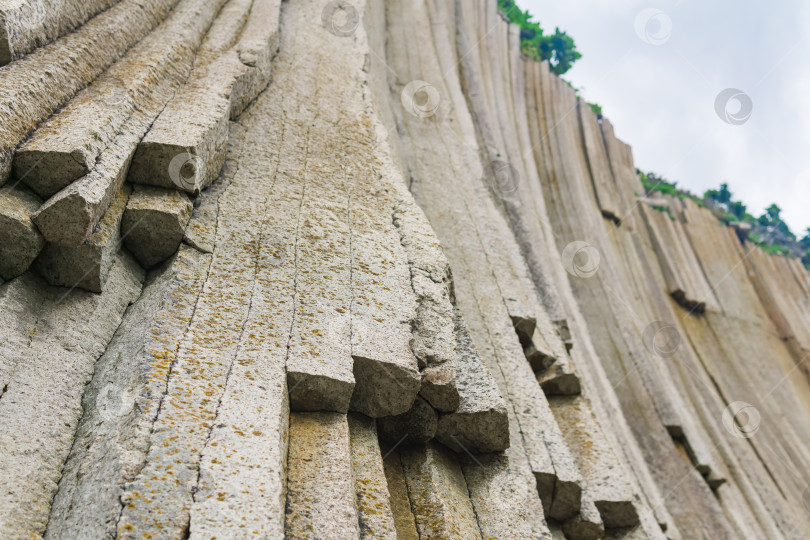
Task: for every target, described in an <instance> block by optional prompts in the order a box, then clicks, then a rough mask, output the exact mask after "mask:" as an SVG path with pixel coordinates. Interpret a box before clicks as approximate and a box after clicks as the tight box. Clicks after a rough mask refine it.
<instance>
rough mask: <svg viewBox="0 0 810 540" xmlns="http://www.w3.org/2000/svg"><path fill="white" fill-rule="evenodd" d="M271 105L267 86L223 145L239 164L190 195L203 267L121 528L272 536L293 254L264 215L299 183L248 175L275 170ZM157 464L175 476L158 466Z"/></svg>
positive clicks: (278, 493) (280, 470)
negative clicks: (209, 249) (194, 198)
mask: <svg viewBox="0 0 810 540" xmlns="http://www.w3.org/2000/svg"><path fill="white" fill-rule="evenodd" d="M271 110H272V109H271V102H270V100H269V95H267V94H266V95H265V99H264V100H263V101H262V102H261V103H257V108H256V111H257V113H258V111H262V112H261V114H257V115H255V116H253V117H252V118H246V119H245V120H246V125H245V126H244V129H243V130H241V131H240V132H239V133H240V136H239V137H240V140H239V141H236V142H235V143H234V145H233V149H234V150H235V151H236V152H238V154H237V155H235V156H233V159H237V160H238V167H236V168H235V169H234V170H232V171H230V173H231V174H232V176H226V177H224V178H222V179H221V180H220V181H221V182H222V183H221V185H220V189H218V190H216V191H213V190H212V192H210V195H209V192H206V193H203V194H202V195H201V197H202V198H207V197H209V196H210V197H212V198H213V199H214V201H215V206H216V208H217V209H218V211H217V212H214V213H203V214H195V215H194V216H193V217H192V222H194V221H195V220H199V221H201V223H199V224H198V228H199V229H200V230H206V231H210V232H211V237H212V244H213V253H212V259H211V266H210V270H209V272H208V277H207V279H206V281H205V284H204V285H203V288H202V291H201V293H200V296H199V299H198V300H197V303H196V307H195V310H194V314H193V317H192V319H191V321H190V322H189V329H188V331H187V337H186V339H185V340H184V342H183V346H182V347H180V348H179V349H178V351H177V355H176V358H175V359H174V360H173V361H172V362H171V366H172V371H171V377H169V380H168V383H167V386H166V388H167V389H166V391H165V392H166V395H167V398H166V399H164V400H163V401H162V405H161V407H160V410H159V412H158V414H157V416H153V417H152V427H151V429H150V435H149V439H148V440H149V443H148V446H147V448H148V451H147V452H146V453H145V454H144V455H143V456H142V457H141V458H140V459H139V460H138V467H139V472H137V474H136V475H134V478H133V479H132V480H131V481H130V482H129V483H128V484H127V485H126V487H125V490H124V493H123V494H122V500H123V501H124V505H123V508H122V512H121V517H120V519H119V520H118V534H119V535H120V536H124V537H129V536H136V535H137V536H140V535H143V534H144V533H148V534H153V535H172V536H174V535H177V536H182V534H183V531H184V530H186V529H188V528H189V527H190V530H191V531H197V530H199V531H211V532H209V533H206V534H211V535H217V536H229V535H231V534H233V533H234V531H233V530H232V528H233V527H235V528H237V529H241V527H240V525H241V524H244V525H245V527H246V528H247V527H250V530H251V531H252V530H256V531H259V534H260V535H267V536H271V537H281V536H282V535H283V530H284V499H285V489H284V485H285V484H284V482H285V480H284V479H285V474H286V473H285V470H286V469H285V466H284V463H285V456H286V455H287V451H286V431H287V430H286V427H285V426H286V418H287V411H288V409H287V398H286V395H287V389H286V386H285V379H286V377H285V374H284V366H285V363H286V358H287V355H288V349H287V346H288V341H289V339H290V327H291V326H292V320H293V312H294V304H293V298H294V282H295V277H294V276H295V257H294V256H292V254H293V253H294V252H295V251H294V241H293V238H294V232H293V231H290V230H289V229H287V228H285V227H286V225H287V224H285V223H281V222H279V221H275V220H273V219H270V218H269V217H268V216H283V215H295V212H297V208H298V207H299V206H300V203H301V200H300V194H301V189H300V186H296V185H295V184H294V183H292V182H290V183H285V182H284V181H276V182H269V181H265V182H256V181H255V178H256V177H257V176H258V175H260V174H268V171H269V174H271V175H275V174H276V171H275V169H269V168H268V160H267V156H266V155H265V154H263V153H262V152H260V151H258V149H260V148H268V147H270V146H271V145H270V143H269V142H268V140H267V136H268V133H272V132H274V131H275V128H274V124H273V122H276V121H279V120H280V116H278V115H276V114H272V113H271V112H270V111H271ZM270 163H272V161H271V162H270ZM280 176H281V175H279V177H280ZM212 204H213V202H212ZM287 254H290V256H287ZM257 420H259V421H258V422H257ZM237 441H238V442H237ZM234 451H235V452H236V453H234ZM234 456H236V458H234ZM167 461H170V462H172V463H174V464H175V465H177V466H179V467H180V469H179V470H180V471H182V474H180V473H179V472H178V473H176V474H175V475H174V476H172V475H167V474H164V473H163V470H164V467H165V465H164V464H165V463H166V462H167ZM178 462H179V463H178ZM181 464H182V465H181ZM246 486H254V487H255V489H251V488H250V487H248V488H246ZM153 490H154V491H153ZM147 492H148V493H150V494H152V496H151V497H150V498H148V499H146V498H143V497H138V495H139V494H141V493H147ZM231 508H235V509H236V510H231ZM157 509H159V510H160V512H158V511H157ZM235 515H238V516H239V518H238V519H236V518H235V517H230V516H235ZM223 516H229V517H223ZM242 517H245V518H246V519H245V520H244V521H242ZM158 531H160V532H158ZM192 534H193V532H192ZM201 534H202V533H201Z"/></svg>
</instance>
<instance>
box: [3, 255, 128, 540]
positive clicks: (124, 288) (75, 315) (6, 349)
mask: <svg viewBox="0 0 810 540" xmlns="http://www.w3.org/2000/svg"><path fill="white" fill-rule="evenodd" d="M142 279H143V274H142V271H141V270H140V268H138V266H137V264H136V263H135V262H134V261H133V260H132V259H131V257H128V256H121V257H117V258H116V259H115V261H114V264H113V265H112V269H111V271H110V276H109V279H108V280H107V284H106V286H105V287H104V291H103V292H102V294H92V293H88V292H85V291H79V290H72V291H65V290H64V289H59V288H51V287H48V286H47V285H45V284H44V283H43V282H42V281H41V280H40V279H39V278H37V277H36V276H34V275H33V274H31V273H28V274H26V275H24V276H22V277H20V278H17V279H16V280H14V281H12V282H9V283H7V284H5V285H3V288H4V289H8V290H7V291H4V293H3V298H2V302H3V303H6V302H8V301H9V300H12V299H14V298H17V299H18V300H17V301H20V300H23V299H24V300H23V301H24V302H25V304H26V306H27V310H28V314H27V316H25V317H23V318H22V319H20V321H19V323H17V324H20V325H21V328H20V330H22V329H25V330H28V332H27V333H26V334H25V338H26V339H24V340H18V339H11V340H3V342H2V345H0V365H3V366H4V367H3V369H2V370H0V373H2V374H3V380H2V381H1V382H2V384H3V391H2V394H0V474H2V477H3V478H4V481H3V489H0V536H3V537H4V538H28V537H38V536H41V535H42V534H43V533H44V532H45V526H46V524H47V522H48V511H49V509H50V506H51V500H52V499H53V496H54V494H55V493H56V490H57V482H59V479H60V476H61V475H62V465H63V463H64V460H65V458H66V457H67V455H68V452H69V451H70V449H71V444H72V440H73V435H74V432H75V430H76V426H77V424H78V422H79V418H80V417H81V415H82V403H81V402H82V392H83V390H84V387H85V385H86V384H87V382H88V381H89V380H90V378H91V377H92V375H93V369H94V367H93V366H94V364H95V362H96V359H97V358H98V357H100V356H101V355H102V353H103V352H104V350H105V348H106V347H107V344H108V342H109V341H110V339H111V338H112V336H113V333H114V332H115V330H116V328H117V327H118V325H119V323H120V322H121V317H122V315H123V313H124V310H125V309H126V308H127V306H128V305H129V304H130V303H131V302H133V301H134V300H135V299H136V298H137V297H138V294H139V293H140V290H141V280H142ZM4 326H5V325H4Z"/></svg>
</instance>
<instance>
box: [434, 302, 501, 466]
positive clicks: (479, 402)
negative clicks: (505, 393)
mask: <svg viewBox="0 0 810 540" xmlns="http://www.w3.org/2000/svg"><path fill="white" fill-rule="evenodd" d="M455 332H456V352H457V355H458V361H457V362H456V365H455V367H456V381H457V383H456V384H457V386H458V392H459V400H460V401H459V407H458V410H456V411H455V412H452V413H448V414H442V415H441V416H440V417H439V424H438V428H437V431H436V439H437V440H439V441H441V442H442V443H443V444H444V445H446V446H447V447H448V448H450V449H452V450H454V451H456V452H463V451H468V452H476V453H477V452H499V451H502V450H505V449H506V448H508V447H509V419H508V417H507V414H506V403H505V402H504V400H503V398H502V397H501V394H500V392H499V391H498V386H497V384H496V383H495V379H493V378H492V375H490V373H489V371H487V369H486V367H484V364H483V362H482V361H481V357H480V356H479V355H478V351H476V349H475V345H473V342H472V340H471V339H470V335H469V331H468V330H467V325H466V324H465V323H464V320H463V319H462V317H461V314H460V313H459V312H458V311H457V310H456V315H455Z"/></svg>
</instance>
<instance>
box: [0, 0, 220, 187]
mask: <svg viewBox="0 0 810 540" xmlns="http://www.w3.org/2000/svg"><path fill="white" fill-rule="evenodd" d="M224 3H225V0H212V1H210V2H205V3H203V4H198V3H197V2H193V1H190V0H182V1H181V2H180V4H179V5H178V6H177V7H176V8H175V9H174V10H173V11H172V13H171V15H169V17H168V18H167V19H166V20H165V21H164V22H163V24H161V25H160V27H159V28H158V29H157V30H156V31H155V32H153V33H152V34H150V35H149V37H148V38H147V39H144V40H142V41H141V42H139V43H138V45H136V46H135V47H134V48H133V49H131V50H130V51H129V52H128V53H127V54H126V55H125V56H124V57H123V58H122V59H121V60H119V61H118V62H117V63H115V64H114V65H113V66H112V67H111V68H110V69H108V70H107V71H106V72H104V73H103V74H102V75H101V76H100V77H99V78H98V79H96V81H95V82H94V84H93V85H91V86H89V87H88V88H86V89H85V90H83V91H81V92H79V94H77V95H76V96H75V97H74V98H73V99H72V100H71V101H70V102H69V103H68V105H67V106H66V107H65V108H64V109H62V110H61V111H59V112H58V113H57V114H55V115H54V116H53V117H52V118H51V119H49V120H48V121H46V122H45V123H44V124H42V125H41V126H40V127H39V128H38V129H37V130H36V131H35V132H34V134H33V135H32V136H31V137H30V138H29V139H28V140H27V141H26V142H25V143H24V144H23V145H22V146H21V147H20V148H19V149H17V152H16V154H15V156H14V168H15V170H16V171H18V173H19V172H20V171H23V172H25V174H26V176H25V180H24V181H25V182H26V184H28V185H29V186H30V187H31V188H32V189H33V190H34V191H36V192H37V193H39V194H40V195H42V196H43V197H44V196H50V195H52V194H53V193H55V192H56V191H58V190H60V189H63V188H65V187H67V186H68V185H70V184H71V183H72V182H74V181H75V180H78V179H79V178H81V177H82V176H84V175H86V174H87V173H89V172H90V171H91V170H92V169H93V168H94V166H95V164H96V161H97V159H98V158H99V156H100V155H101V153H102V152H103V151H104V149H105V148H107V147H108V146H110V145H111V144H113V141H114V140H115V138H116V136H117V134H118V133H119V132H120V131H121V130H122V129H123V127H124V125H125V124H126V122H127V121H128V120H129V119H130V117H131V116H132V114H133V113H134V112H135V111H136V110H137V109H138V108H139V107H140V106H141V105H142V102H143V101H144V100H145V99H147V98H148V97H149V96H150V95H151V94H152V93H153V91H154V89H155V88H156V87H158V86H159V85H160V84H161V83H162V82H163V81H165V80H168V79H175V80H177V81H178V82H179V81H182V80H184V79H185V78H186V77H187V76H188V74H189V73H190V71H191V66H192V62H193V59H194V53H195V52H196V50H197V48H198V47H199V45H200V43H201V42H202V39H203V37H204V36H205V33H206V31H207V30H208V27H209V26H210V25H211V22H212V21H213V20H214V18H215V16H216V15H217V13H218V12H219V9H220V8H221V7H222V5H223V4H224ZM164 103H165V102H164Z"/></svg>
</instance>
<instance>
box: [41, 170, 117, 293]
mask: <svg viewBox="0 0 810 540" xmlns="http://www.w3.org/2000/svg"><path fill="white" fill-rule="evenodd" d="M130 192H131V188H130V187H129V186H128V185H126V184H125V185H123V186H122V187H121V189H120V190H119V191H118V195H117V196H116V198H115V200H113V202H112V204H111V205H110V207H109V208H108V209H107V213H106V214H104V218H102V220H101V221H100V222H99V223H98V226H97V228H96V231H95V232H94V233H93V234H92V235H90V237H89V238H88V239H87V240H85V241H84V243H82V244H80V245H78V246H59V245H56V244H48V245H46V246H45V249H43V250H42V253H41V254H40V256H39V257H38V258H37V260H36V261H34V267H35V268H36V270H37V272H39V273H40V274H41V275H42V277H44V278H45V279H46V280H47V281H48V282H49V283H50V284H51V285H59V286H62V287H78V288H81V289H86V290H88V291H92V292H97V293H98V292H101V289H102V287H103V285H104V281H105V280H106V278H107V272H109V270H110V267H111V266H112V264H113V262H114V261H115V255H116V253H117V252H118V248H119V247H120V243H121V231H120V225H121V217H122V216H123V214H124V209H125V208H126V204H127V199H128V198H129V194H130Z"/></svg>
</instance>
